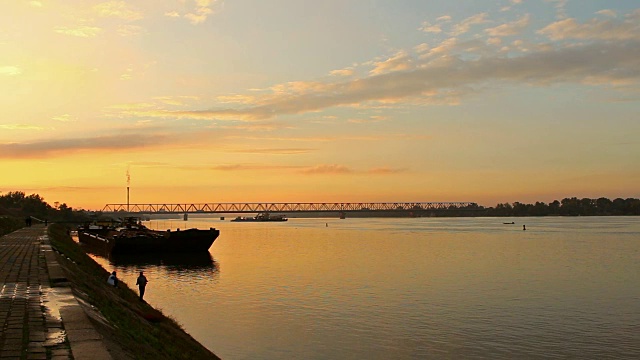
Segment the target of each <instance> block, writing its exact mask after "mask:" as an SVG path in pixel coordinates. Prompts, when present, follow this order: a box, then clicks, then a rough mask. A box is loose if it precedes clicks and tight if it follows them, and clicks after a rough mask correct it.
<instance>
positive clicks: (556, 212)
mask: <svg viewBox="0 0 640 360" xmlns="http://www.w3.org/2000/svg"><path fill="white" fill-rule="evenodd" d="M479 212H484V215H485V216H622V215H640V199H635V198H627V199H622V198H617V199H614V200H610V199H607V198H604V197H601V198H598V199H589V198H582V199H578V198H577V197H571V198H564V199H562V200H561V201H558V200H554V201H553V202H551V203H549V204H546V203H543V202H539V201H536V203H535V204H524V203H520V202H514V203H511V204H510V203H502V204H497V205H496V206H495V207H489V208H484V210H482V209H480V211H479Z"/></svg>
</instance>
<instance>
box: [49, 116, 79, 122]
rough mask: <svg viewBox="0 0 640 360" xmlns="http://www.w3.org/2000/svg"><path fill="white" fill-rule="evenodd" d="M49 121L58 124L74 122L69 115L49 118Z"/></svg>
mask: <svg viewBox="0 0 640 360" xmlns="http://www.w3.org/2000/svg"><path fill="white" fill-rule="evenodd" d="M51 120H55V121H60V122H70V121H74V120H73V118H72V117H71V115H69V114H62V115H59V116H54V117H52V118H51Z"/></svg>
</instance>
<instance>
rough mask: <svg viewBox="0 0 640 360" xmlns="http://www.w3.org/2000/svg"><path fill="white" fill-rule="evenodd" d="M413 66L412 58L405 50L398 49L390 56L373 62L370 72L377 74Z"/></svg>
mask: <svg viewBox="0 0 640 360" xmlns="http://www.w3.org/2000/svg"><path fill="white" fill-rule="evenodd" d="M412 67H413V59H412V58H411V56H409V54H408V53H407V52H406V51H399V52H397V53H396V54H395V55H393V56H392V57H390V58H388V59H385V60H383V61H377V62H375V63H374V68H373V69H372V70H371V74H373V75H378V74H384V73H388V72H392V71H403V70H408V69H411V68H412Z"/></svg>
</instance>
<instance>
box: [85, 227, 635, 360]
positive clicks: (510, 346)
mask: <svg viewBox="0 0 640 360" xmlns="http://www.w3.org/2000/svg"><path fill="white" fill-rule="evenodd" d="M511 221H515V223H516V224H515V225H503V222H511ZM523 224H526V225H527V231H522V225H523ZM147 225H148V226H149V227H151V228H157V229H168V228H171V229H176V228H183V229H185V228H189V227H199V228H209V227H216V228H218V229H220V230H221V235H220V237H219V238H218V240H216V242H215V243H214V244H213V246H212V247H211V249H210V254H204V255H201V256H193V255H191V256H188V257H177V258H176V257H167V256H164V257H162V258H157V257H151V258H149V257H119V258H112V259H110V260H106V259H102V258H97V260H99V261H100V262H101V264H102V265H103V266H105V268H107V269H108V270H112V269H114V268H115V269H117V270H118V273H119V274H120V277H121V278H122V279H123V280H124V281H125V282H127V283H128V284H129V285H130V286H131V287H134V284H135V277H136V274H137V271H139V270H144V271H145V273H146V275H147V277H148V278H149V280H150V282H149V285H148V286H147V293H146V295H145V298H146V299H147V301H149V302H150V303H151V304H153V305H154V306H156V307H159V308H161V309H162V310H163V311H164V312H165V313H168V314H170V315H171V316H173V317H175V318H176V319H177V320H178V321H179V322H180V323H181V324H182V325H183V326H184V328H185V329H186V330H187V331H188V332H189V333H190V334H191V335H193V336H194V337H195V338H196V339H197V340H198V341H200V342H201V343H202V344H204V345H205V346H207V347H208V348H209V349H211V350H212V351H213V352H215V353H216V354H217V355H218V356H220V357H222V358H223V359H329V358H335V359H425V358H429V359H440V358H442V359H449V358H454V359H458V358H464V359H472V358H478V359H480V358H484V359H501V358H502V359H515V358H527V359H529V358H530V359H536V358H540V359H543V358H544V359H552V358H563V359H565V358H580V359H607V358H609V359H625V358H626V359H638V358H640V218H637V217H607V218H603V217H598V218H593V217H582V218H515V219H510V218H509V219H508V218H451V219H442V218H414V219H346V220H339V219H290V220H289V221H288V222H286V223H233V222H229V221H220V220H219V219H218V218H210V219H202V218H201V219H192V220H189V221H188V222H184V221H179V220H173V221H168V220H159V221H151V222H148V223H147Z"/></svg>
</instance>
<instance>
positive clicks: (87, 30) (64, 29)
mask: <svg viewBox="0 0 640 360" xmlns="http://www.w3.org/2000/svg"><path fill="white" fill-rule="evenodd" d="M54 31H55V32H57V33H59V34H64V35H71V36H77V37H83V38H90V37H95V36H98V34H100V32H102V29H101V28H99V27H96V26H77V27H68V26H58V27H56V28H55V29H54Z"/></svg>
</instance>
